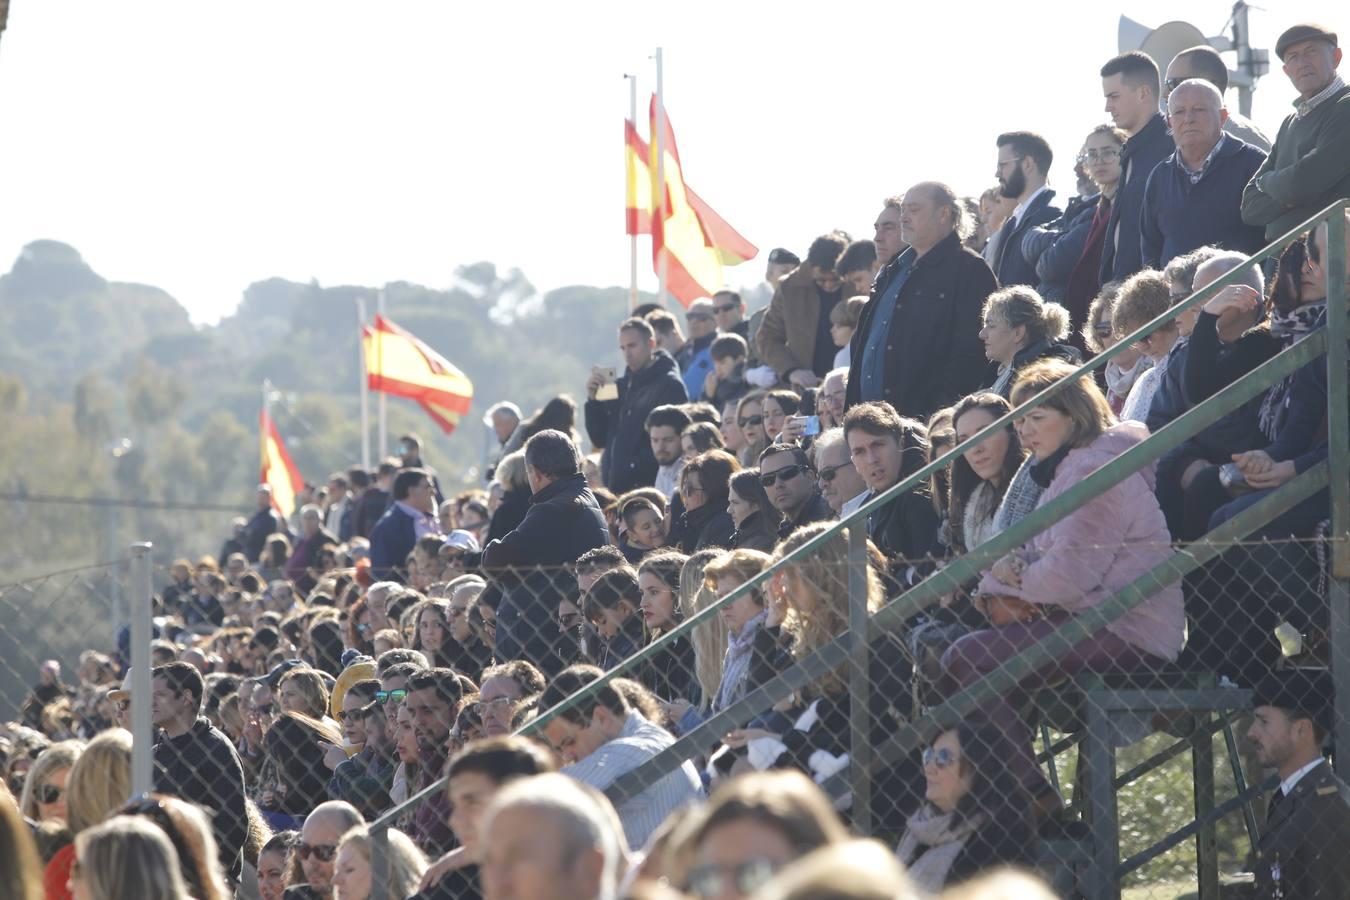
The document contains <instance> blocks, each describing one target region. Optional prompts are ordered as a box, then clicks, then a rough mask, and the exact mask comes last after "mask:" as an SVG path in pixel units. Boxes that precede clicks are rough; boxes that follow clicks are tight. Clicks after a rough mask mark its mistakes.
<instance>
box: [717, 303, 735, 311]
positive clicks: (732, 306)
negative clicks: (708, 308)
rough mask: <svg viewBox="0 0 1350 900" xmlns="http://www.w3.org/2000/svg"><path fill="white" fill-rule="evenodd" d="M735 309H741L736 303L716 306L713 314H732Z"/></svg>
mask: <svg viewBox="0 0 1350 900" xmlns="http://www.w3.org/2000/svg"><path fill="white" fill-rule="evenodd" d="M733 309H739V306H738V305H737V304H735V303H724V304H722V305H721V306H714V307H713V312H719V313H726V312H731V311H732V310H733Z"/></svg>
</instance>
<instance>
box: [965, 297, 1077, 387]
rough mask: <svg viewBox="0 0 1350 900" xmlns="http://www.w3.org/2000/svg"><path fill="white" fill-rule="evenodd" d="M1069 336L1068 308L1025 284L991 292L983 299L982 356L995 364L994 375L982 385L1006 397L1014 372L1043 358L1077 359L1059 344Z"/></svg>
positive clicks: (1072, 351)
mask: <svg viewBox="0 0 1350 900" xmlns="http://www.w3.org/2000/svg"><path fill="white" fill-rule="evenodd" d="M1068 335H1069V311H1068V310H1067V309H1065V308H1064V307H1062V306H1060V305H1059V304H1058V303H1049V302H1046V301H1045V300H1043V299H1042V298H1041V295H1040V294H1038V293H1036V292H1035V291H1034V290H1032V289H1031V288H1029V287H1026V286H1025V285H1020V284H1019V285H1013V286H1012V287H1007V288H1004V289H1003V290H1001V291H995V292H994V293H992V294H990V295H989V299H987V300H985V301H984V327H983V328H981V329H980V340H981V341H984V355H985V356H986V357H988V359H989V361H990V362H994V363H998V377H997V378H995V379H994V383H993V384H992V385H990V386H989V387H987V388H985V390H987V391H991V392H993V393H995V394H998V395H999V396H1000V397H1003V398H1005V399H1006V398H1007V396H1008V391H1010V390H1011V389H1012V384H1013V381H1014V379H1016V377H1017V373H1018V372H1019V371H1021V370H1022V368H1024V367H1025V366H1027V365H1029V364H1031V363H1033V362H1035V361H1036V360H1038V359H1045V358H1047V357H1050V358H1054V359H1062V360H1064V361H1066V362H1075V363H1076V362H1078V361H1079V360H1081V359H1082V354H1080V353H1079V352H1078V349H1077V348H1076V347H1074V346H1072V345H1070V344H1065V343H1062V342H1063V340H1064V338H1066V337H1068Z"/></svg>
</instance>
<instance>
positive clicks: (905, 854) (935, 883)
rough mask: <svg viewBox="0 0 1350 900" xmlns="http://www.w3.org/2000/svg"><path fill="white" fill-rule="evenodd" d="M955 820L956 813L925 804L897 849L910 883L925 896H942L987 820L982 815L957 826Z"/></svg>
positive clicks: (910, 818) (912, 818)
mask: <svg viewBox="0 0 1350 900" xmlns="http://www.w3.org/2000/svg"><path fill="white" fill-rule="evenodd" d="M953 816H954V813H944V812H940V811H939V810H938V809H937V807H935V806H933V805H932V804H931V803H925V804H924V805H923V806H922V807H921V808H920V809H919V811H918V812H916V813H915V814H914V815H912V816H910V817H909V822H908V823H906V828H905V834H904V836H903V837H901V838H900V844H899V846H897V847H896V848H895V855H896V856H897V857H899V859H900V862H902V863H904V864H905V871H906V873H908V875H909V877H910V880H911V881H913V882H914V884H915V885H917V886H918V887H919V889H920V890H921V891H923V892H924V893H925V894H929V895H932V896H937V895H938V894H940V893H942V888H943V887H944V886H945V885H946V883H947V873H948V872H950V871H951V868H952V863H954V862H955V861H956V857H957V856H958V855H959V854H960V853H961V848H963V847H964V846H965V845H966V841H968V840H970V836H971V835H972V834H974V833H975V829H976V828H978V827H979V826H980V823H981V822H982V821H983V820H984V816H983V814H980V815H977V816H975V817H973V818H970V819H962V820H961V821H960V822H959V823H957V824H955V825H953V824H952V818H953Z"/></svg>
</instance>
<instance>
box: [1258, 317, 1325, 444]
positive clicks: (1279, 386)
mask: <svg viewBox="0 0 1350 900" xmlns="http://www.w3.org/2000/svg"><path fill="white" fill-rule="evenodd" d="M1326 321H1327V301H1325V300H1319V301H1317V302H1316V303H1308V304H1305V305H1303V306H1300V307H1298V308H1297V309H1291V310H1290V311H1289V312H1287V313H1284V314H1283V315H1276V316H1273V317H1272V318H1271V320H1270V333H1271V334H1273V335H1275V336H1276V337H1277V338H1280V340H1282V341H1283V342H1284V347H1286V348H1287V347H1289V346H1290V345H1292V344H1294V343H1295V342H1297V341H1299V340H1300V339H1302V338H1303V337H1305V336H1307V335H1309V334H1311V333H1312V332H1314V331H1316V330H1317V329H1319V328H1321V327H1322V326H1323V325H1325V324H1326ZM1293 384H1294V373H1290V374H1289V375H1286V376H1284V378H1281V379H1280V380H1279V381H1277V382H1275V383H1274V384H1272V385H1271V386H1270V390H1268V391H1266V395H1265V397H1263V398H1261V411H1260V413H1259V419H1258V423H1259V424H1260V427H1261V433H1262V434H1264V435H1265V436H1266V437H1268V438H1270V439H1271V440H1272V441H1273V440H1275V438H1276V437H1277V436H1278V435H1279V433H1280V427H1281V426H1283V425H1284V411H1285V408H1286V407H1287V406H1288V405H1289V390H1290V388H1291V387H1293Z"/></svg>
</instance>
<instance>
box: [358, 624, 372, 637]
mask: <svg viewBox="0 0 1350 900" xmlns="http://www.w3.org/2000/svg"><path fill="white" fill-rule="evenodd" d="M356 630H357V631H358V632H360V633H361V634H370V623H369V622H357V623H356Z"/></svg>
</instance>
